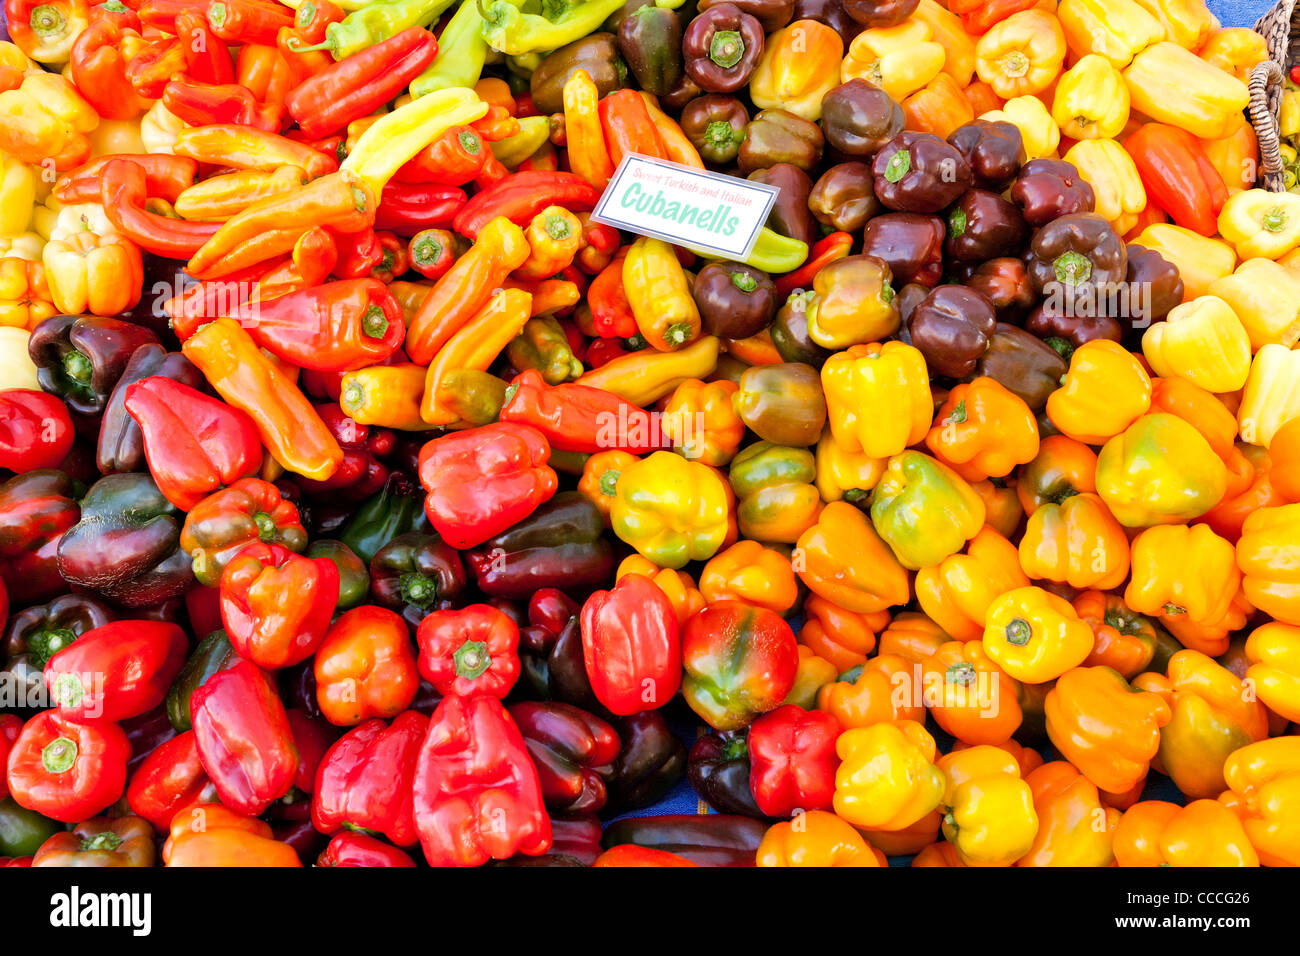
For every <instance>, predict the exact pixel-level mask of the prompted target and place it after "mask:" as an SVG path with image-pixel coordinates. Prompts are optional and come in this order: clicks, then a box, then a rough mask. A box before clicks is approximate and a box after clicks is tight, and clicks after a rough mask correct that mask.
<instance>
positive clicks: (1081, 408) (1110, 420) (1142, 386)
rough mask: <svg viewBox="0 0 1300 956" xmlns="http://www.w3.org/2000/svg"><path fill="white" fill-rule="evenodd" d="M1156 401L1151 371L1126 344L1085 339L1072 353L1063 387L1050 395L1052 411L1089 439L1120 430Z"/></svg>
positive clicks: (1063, 427) (1073, 434) (1065, 428)
mask: <svg viewBox="0 0 1300 956" xmlns="http://www.w3.org/2000/svg"><path fill="white" fill-rule="evenodd" d="M1150 407H1151V376H1150V375H1148V374H1147V371H1146V369H1145V368H1143V367H1142V363H1140V362H1139V361H1138V360H1137V359H1136V358H1135V357H1134V356H1133V353H1132V352H1129V351H1128V350H1127V349H1126V348H1124V346H1122V345H1120V344H1119V343H1118V342H1111V341H1110V340H1108V339H1097V340H1094V341H1091V342H1085V343H1084V344H1083V345H1081V346H1079V347H1078V348H1077V349H1075V350H1074V354H1073V355H1072V356H1070V368H1069V371H1067V372H1066V373H1065V379H1064V381H1063V382H1062V383H1061V387H1060V388H1058V389H1057V390H1056V391H1054V392H1053V393H1052V394H1051V395H1050V396H1049V397H1048V399H1047V417H1048V418H1049V419H1051V422H1052V424H1053V425H1055V426H1056V427H1057V428H1058V429H1060V431H1061V432H1062V433H1063V434H1065V435H1067V436H1069V437H1070V438H1073V439H1075V440H1076V441H1080V442H1083V443H1084V444H1085V445H1100V444H1102V443H1104V442H1105V441H1106V440H1107V439H1109V438H1112V437H1114V436H1115V435H1118V434H1119V433H1120V432H1122V431H1124V429H1126V428H1128V427H1129V426H1130V425H1132V424H1133V423H1134V422H1135V421H1137V420H1138V419H1139V418H1140V417H1142V416H1143V415H1145V414H1146V413H1147V410H1148V409H1149V408H1150Z"/></svg>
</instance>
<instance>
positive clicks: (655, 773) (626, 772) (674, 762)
mask: <svg viewBox="0 0 1300 956" xmlns="http://www.w3.org/2000/svg"><path fill="white" fill-rule="evenodd" d="M614 729H615V730H616V731H617V732H618V735H619V739H620V740H621V741H622V748H621V749H620V751H619V755H618V759H617V760H615V761H614V769H613V773H612V775H611V777H610V779H609V780H608V781H607V785H606V791H607V796H608V800H607V801H606V807H607V808H609V809H611V810H618V811H619V812H623V811H626V810H633V809H636V808H638V807H644V806H649V805H650V804H652V803H654V802H655V801H657V800H658V799H659V798H660V797H662V796H663V795H664V793H666V792H667V791H668V790H669V789H670V788H671V787H672V786H673V784H675V783H676V782H677V781H678V780H679V779H681V777H682V775H683V774H684V773H685V772H686V746H685V745H684V744H683V743H682V742H681V741H680V740H679V739H678V738H677V737H676V736H675V735H674V734H673V732H672V731H671V730H670V729H669V727H668V724H667V722H666V721H665V720H664V717H663V714H662V713H660V712H659V711H655V710H647V711H643V712H641V713H639V714H632V715H631V716H628V717H621V718H619V719H618V720H616V721H614Z"/></svg>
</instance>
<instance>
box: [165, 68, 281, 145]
mask: <svg viewBox="0 0 1300 956" xmlns="http://www.w3.org/2000/svg"><path fill="white" fill-rule="evenodd" d="M162 101H163V106H165V107H166V108H167V110H168V112H170V113H172V114H173V115H175V116H176V117H177V118H178V119H182V120H184V121H185V122H186V123H189V124H190V125H191V126H214V125H217V124H224V123H235V124H238V125H240V126H252V127H254V128H256V129H260V130H265V131H266V132H268V133H278V132H279V131H280V119H279V116H278V115H277V111H275V110H273V109H272V110H268V109H266V108H265V107H263V105H262V104H261V103H259V102H258V101H257V98H256V97H254V96H253V94H252V93H251V92H249V91H248V89H247V88H246V87H243V86H240V85H239V84H238V83H220V84H217V83H205V82H202V81H200V80H198V79H196V78H194V77H190V76H187V75H186V74H184V73H182V74H180V75H179V76H177V77H176V78H175V79H174V80H172V81H171V82H170V83H168V84H167V87H166V89H164V90H163V95H162Z"/></svg>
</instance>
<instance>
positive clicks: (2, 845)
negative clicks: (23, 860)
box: [0, 797, 63, 856]
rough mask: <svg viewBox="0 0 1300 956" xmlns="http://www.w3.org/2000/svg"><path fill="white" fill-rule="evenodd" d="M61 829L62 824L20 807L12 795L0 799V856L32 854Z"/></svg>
mask: <svg viewBox="0 0 1300 956" xmlns="http://www.w3.org/2000/svg"><path fill="white" fill-rule="evenodd" d="M62 830H63V825H62V824H60V823H57V822H55V821H54V820H51V819H50V818H49V817H43V816H41V815H40V814H39V813H37V812H36V811H35V810H28V809H27V808H26V807H20V806H19V805H18V803H17V802H16V801H15V800H14V798H13V797H5V798H4V799H3V800H0V856H32V855H33V854H34V853H35V852H36V851H37V850H39V849H40V848H41V844H42V843H44V842H45V841H46V840H48V839H49V838H50V837H52V836H54V834H56V833H60V832H62Z"/></svg>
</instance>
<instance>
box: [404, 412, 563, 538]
mask: <svg viewBox="0 0 1300 956" xmlns="http://www.w3.org/2000/svg"><path fill="white" fill-rule="evenodd" d="M549 458H550V447H549V446H548V444H547V442H546V439H545V437H544V436H543V435H542V434H541V432H539V431H537V430H536V429H535V428H532V427H531V426H528V425H521V424H512V423H504V422H503V423H500V424H495V425H485V426H483V427H481V428H475V429H472V430H470V431H466V432H460V433H456V434H451V435H446V436H444V437H442V438H437V439H434V440H433V441H431V442H429V443H428V444H427V445H425V446H424V448H422V449H421V450H420V479H421V481H422V482H423V483H424V485H425V488H426V489H427V490H428V492H429V497H428V498H427V499H426V501H425V510H426V511H427V512H428V515H429V520H430V522H431V523H432V524H433V526H434V528H435V529H437V531H438V533H439V535H441V536H442V538H443V539H444V540H446V541H447V543H448V544H450V545H452V546H453V547H457V548H468V547H473V546H474V545H478V544H481V543H482V542H484V541H486V540H487V539H489V538H491V537H492V536H493V535H496V534H498V533H500V532H502V531H505V530H506V529H507V528H509V527H510V526H511V525H514V524H516V523H518V522H519V521H520V520H521V519H523V518H525V517H527V516H528V515H529V514H530V513H532V512H533V511H534V510H535V509H536V507H537V506H538V505H539V504H541V503H542V502H544V501H546V500H547V499H549V498H550V497H551V496H552V495H553V494H554V493H555V486H556V477H555V472H554V471H553V470H552V469H551V468H550V467H548V466H547V461H548V460H549Z"/></svg>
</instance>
